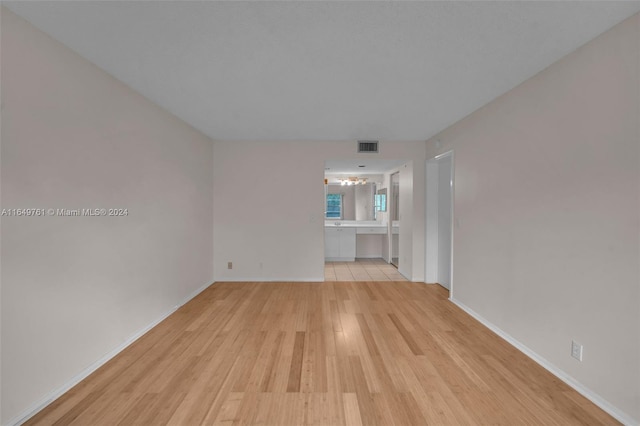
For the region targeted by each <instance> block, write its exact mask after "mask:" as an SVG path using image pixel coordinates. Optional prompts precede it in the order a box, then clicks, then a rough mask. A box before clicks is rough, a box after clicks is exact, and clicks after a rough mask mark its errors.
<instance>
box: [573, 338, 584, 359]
mask: <svg viewBox="0 0 640 426" xmlns="http://www.w3.org/2000/svg"><path fill="white" fill-rule="evenodd" d="M571 356H572V357H574V358H575V359H577V360H578V361H582V345H581V344H580V343H578V342H576V341H575V340H572V341H571Z"/></svg>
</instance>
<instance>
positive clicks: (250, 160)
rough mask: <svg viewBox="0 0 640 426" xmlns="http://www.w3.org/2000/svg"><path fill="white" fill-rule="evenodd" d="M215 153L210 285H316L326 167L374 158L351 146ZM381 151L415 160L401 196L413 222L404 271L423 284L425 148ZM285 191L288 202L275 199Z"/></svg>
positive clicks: (271, 145)
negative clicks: (329, 163) (230, 265)
mask: <svg viewBox="0 0 640 426" xmlns="http://www.w3.org/2000/svg"><path fill="white" fill-rule="evenodd" d="M213 150H214V165H213V170H214V199H215V200H216V202H215V205H214V230H215V235H214V262H215V266H214V271H215V274H214V278H215V280H216V281H225V280H236V281H237V280H266V281H269V280H277V281H283V280H284V281H299V280H305V281H321V280H322V279H323V275H324V219H323V217H324V205H323V204H324V201H323V198H324V163H325V161H326V160H328V159H340V158H344V159H351V158H371V156H372V155H374V154H356V153H355V150H356V142H355V141H340V142H303V141H302V142H301V141H295V142H283V141H273V142H238V141H232V142H225V141H216V142H215V143H214V149H213ZM380 150H381V152H380V154H378V155H377V157H376V158H383V159H390V160H393V159H407V160H409V159H415V160H414V163H415V166H414V167H412V173H414V177H416V179H417V180H415V182H414V183H413V185H414V186H413V187H414V189H415V190H416V192H415V194H410V195H408V196H407V197H406V198H405V199H406V201H407V203H410V204H411V203H412V206H411V210H412V211H413V212H414V214H413V218H414V223H411V222H410V221H407V222H406V223H407V227H406V234H407V235H406V236H405V238H406V240H405V241H406V244H409V245H410V246H411V247H412V249H411V251H410V252H408V253H409V254H408V256H409V257H408V258H407V260H406V272H407V274H408V277H410V278H412V279H413V280H415V281H422V280H423V279H424V168H425V143H424V141H421V142H420V141H417V142H385V141H381V143H380ZM283 187H286V188H287V193H286V195H287V198H285V199H282V198H280V199H278V196H279V195H281V194H280V193H279V192H278V191H277V190H278V188H283ZM274 201H277V202H274ZM416 203H417V204H416ZM416 212H417V213H416ZM412 230H415V232H412ZM227 262H233V269H231V270H229V269H227ZM412 274H413V275H412Z"/></svg>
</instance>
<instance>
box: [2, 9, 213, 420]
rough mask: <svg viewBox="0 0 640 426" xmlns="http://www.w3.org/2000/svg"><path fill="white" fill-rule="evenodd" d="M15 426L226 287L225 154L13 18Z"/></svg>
mask: <svg viewBox="0 0 640 426" xmlns="http://www.w3.org/2000/svg"><path fill="white" fill-rule="evenodd" d="M1 24H2V25H1V43H2V44H1V49H2V50H1V51H2V68H1V90H2V133H1V139H2V149H1V159H2V168H1V172H2V188H1V189H2V199H1V204H2V206H1V207H2V208H5V209H11V208H45V209H46V208H68V209H76V208H103V207H104V208H110V207H119V208H127V209H128V216H125V217H50V216H49V217H6V216H5V217H2V243H1V255H2V272H1V273H2V276H1V278H2V315H1V316H2V331H1V336H2V372H1V374H2V401H1V405H2V419H1V422H2V424H7V423H8V422H9V421H12V420H15V419H19V418H20V417H21V416H22V415H24V414H26V413H28V412H29V411H30V410H32V409H34V408H37V407H38V404H39V403H42V402H44V401H43V398H46V397H47V396H51V395H52V392H55V391H56V390H59V389H60V388H61V387H64V386H65V385H67V384H69V383H70V382H71V381H73V379H74V377H76V378H77V375H79V374H82V373H83V371H85V369H87V368H88V367H90V366H91V365H92V364H93V363H95V362H96V361H98V360H100V359H101V358H102V357H104V356H105V355H107V354H109V353H110V352H112V351H113V350H115V349H117V348H118V347H121V345H123V344H124V343H125V342H126V341H127V339H129V338H131V337H132V336H134V335H135V334H136V333H138V332H140V331H141V330H143V329H144V328H145V327H147V326H148V325H150V324H151V323H153V322H154V321H156V320H158V319H159V318H161V317H162V316H163V315H164V314H166V313H168V312H170V311H171V310H172V309H173V308H174V307H175V306H176V305H179V304H180V303H182V302H183V301H184V300H185V298H187V297H189V296H190V295H192V294H193V293H194V292H196V291H197V290H198V289H200V288H201V287H202V286H205V285H207V284H210V283H211V282H212V274H213V265H212V258H213V256H212V247H213V241H212V234H213V231H212V216H213V197H212V194H213V187H212V186H213V181H212V178H213V176H212V170H211V164H212V145H213V142H212V141H211V140H210V139H208V138H207V137H205V136H203V135H202V134H200V133H198V132H196V131H195V130H193V129H192V128H191V127H189V126H187V125H186V124H184V123H183V122H181V121H180V120H178V119H177V118H175V117H173V116H172V115H170V114H168V113H166V112H164V111H163V110H161V109H160V108H158V107H156V106H155V105H153V104H152V103H150V102H149V101H147V100H146V99H144V98H142V97H141V96H140V95H138V94H136V93H135V92H133V91H132V90H130V89H128V88H127V87H125V86H124V85H123V84H121V83H119V82H118V81H116V80H114V79H113V78H112V77H110V76H108V75H107V74H105V73H104V72H102V71H100V70H99V69H97V68H96V67H95V66H93V65H92V64H90V63H89V62H87V61H86V60H84V59H82V58H81V57H79V56H78V55H76V54H75V53H73V52H71V51H70V50H69V49H67V48H66V47H64V46H62V45H61V44H59V43H57V42H55V41H53V40H52V39H50V38H49V37H48V36H46V35H44V34H43V33H41V32H39V31H37V30H36V29H34V28H33V27H32V26H31V25H30V24H28V23H26V22H25V21H23V20H22V19H20V18H18V17H17V16H16V15H14V14H13V13H11V12H10V11H8V10H6V9H5V8H2V22H1Z"/></svg>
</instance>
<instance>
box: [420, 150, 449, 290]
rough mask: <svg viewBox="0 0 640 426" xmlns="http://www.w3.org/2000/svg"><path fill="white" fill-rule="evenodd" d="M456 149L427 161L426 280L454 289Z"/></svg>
mask: <svg viewBox="0 0 640 426" xmlns="http://www.w3.org/2000/svg"><path fill="white" fill-rule="evenodd" d="M453 159H454V157H453V151H449V152H446V153H444V154H441V155H438V156H437V157H435V158H433V159H431V160H428V161H427V169H426V176H427V177H426V178H427V182H426V188H427V194H426V196H427V197H426V198H427V205H426V259H425V265H426V266H425V268H426V270H425V281H426V282H428V283H437V284H440V285H441V286H443V287H444V288H446V289H448V290H449V291H450V297H452V293H451V292H452V290H453V289H452V284H453V205H454V203H453V201H454V192H453V191H454V162H453Z"/></svg>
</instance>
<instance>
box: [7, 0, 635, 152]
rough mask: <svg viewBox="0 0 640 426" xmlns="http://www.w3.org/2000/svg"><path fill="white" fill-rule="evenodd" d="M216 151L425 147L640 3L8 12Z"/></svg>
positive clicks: (101, 7)
mask: <svg viewBox="0 0 640 426" xmlns="http://www.w3.org/2000/svg"><path fill="white" fill-rule="evenodd" d="M3 4H4V5H7V6H8V7H9V8H10V9H11V10H13V11H14V12H16V13H17V14H19V15H21V16H22V17H24V18H25V19H27V20H29V21H30V22H31V23H33V24H34V25H35V26H36V27H38V28H40V29H42V30H43V31H45V32H47V33H49V34H50V35H52V36H53V37H54V38H56V39H58V40H60V41H61V42H62V43H64V44H66V45H67V46H69V47H71V48H72V49H74V50H75V51H76V52H78V53H80V54H81V55H82V56H84V57H86V58H88V59H89V60H91V61H92V62H94V63H95V64H97V65H98V66H100V67H101V68H103V69H104V70H106V71H107V72H109V73H111V74H112V75H114V76H115V77H116V78H118V79H120V80H121V81H123V82H125V83H126V84H128V85H129V86H131V87H132V88H134V89H135V90H137V91H138V92H140V93H142V94H143V95H145V96H146V97H148V98H149V99H151V100H152V101H154V102H156V103H157V104H159V105H161V106H162V107H164V108H166V109H167V110H169V111H170V112H172V113H173V114H175V115H177V116H178V117H180V118H182V119H183V120H185V121H186V122H188V123H190V124H191V125H193V126H194V127H196V128H198V129H200V130H201V131H202V132H204V133H205V134H207V135H209V136H210V137H212V138H213V139H216V140H355V139H380V140H392V141H393V140H425V139H427V138H429V137H430V136H432V135H434V134H435V133H437V132H439V131H441V130H443V129H444V128H446V127H447V126H449V125H451V124H453V123H455V122H456V121H458V120H459V119H461V118H463V117H464V116H466V115H467V114H469V113H471V112H473V111H474V110H476V109H477V108H479V107H481V106H482V105H484V104H486V103H487V102H489V101H490V100H492V99H494V98H495V97H497V96H499V95H500V94H502V93H504V92H506V91H508V90H509V89H511V88H513V87H514V86H516V85H517V84H519V83H521V82H522V81H524V80H525V79H527V78H528V77H531V76H532V75H534V74H536V73H537V72H539V71H540V70H542V69H544V68H545V67H547V66H548V65H550V64H551V63H553V62H555V61H556V60H558V59H560V58H561V57H562V56H564V55H566V54H567V53H569V52H571V51H573V50H575V49H576V48H577V47H579V46H581V45H582V44H584V43H585V42H587V41H588V40H590V39H592V38H594V37H595V36H597V35H598V34H600V33H602V32H603V31H605V30H607V29H608V28H610V27H612V26H613V25H615V24H616V23H618V22H620V21H621V20H623V19H624V18H626V17H629V16H631V15H632V14H634V13H635V12H637V11H639V10H640V2H637V1H635V2H609V1H604V2H195V1H188V2H183V1H164V2H150V1H136V2H134V1H129V2H120V1H106V2H99V1H73V2H59V1H46V2H3Z"/></svg>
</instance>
